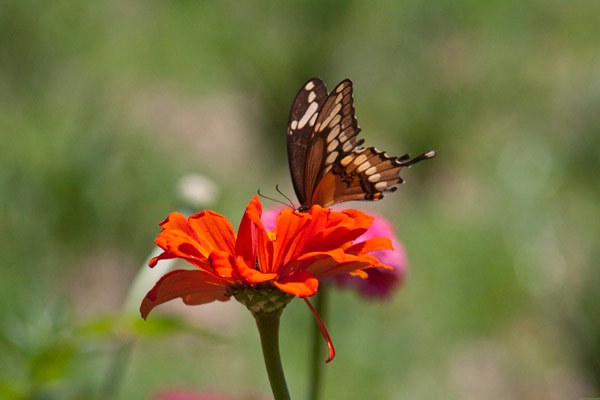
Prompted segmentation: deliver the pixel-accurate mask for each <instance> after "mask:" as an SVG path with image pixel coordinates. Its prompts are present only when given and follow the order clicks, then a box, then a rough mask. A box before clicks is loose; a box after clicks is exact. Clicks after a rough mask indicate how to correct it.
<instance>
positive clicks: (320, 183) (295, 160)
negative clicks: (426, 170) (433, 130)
mask: <svg viewBox="0 0 600 400" xmlns="http://www.w3.org/2000/svg"><path fill="white" fill-rule="evenodd" d="M359 132H360V128H359V127H358V122H357V121H356V117H355V115H354V102H353V98H352V81H351V80H349V79H346V80H344V81H342V82H341V83H340V84H339V85H337V87H336V88H335V89H334V90H333V92H331V94H328V93H327V88H326V87H325V84H324V83H323V81H321V80H320V79H318V78H313V79H311V80H309V81H308V82H307V83H306V84H305V85H304V86H302V88H301V89H300V91H299V92H298V94H297V95H296V98H295V99H294V103H293V104H292V109H291V111H290V117H289V123H288V130H287V151H288V161H289V166H290V173H291V175H292V183H293V185H294V191H295V192H296V196H297V197H298V200H299V201H300V208H299V210H301V211H303V210H307V209H309V208H310V207H311V206H312V205H314V204H319V205H321V206H323V207H329V206H331V205H332V204H335V203H340V202H344V201H350V200H380V199H381V198H383V193H384V192H393V191H395V190H396V189H397V187H396V185H397V184H400V183H402V182H404V181H403V180H402V178H401V177H400V175H399V172H400V170H401V169H402V168H404V167H410V166H411V165H412V164H415V163H417V162H419V161H422V160H426V159H429V158H433V157H435V154H436V153H435V151H428V152H427V153H423V154H421V155H420V156H417V157H415V158H412V159H411V158H410V155H409V154H405V155H403V156H401V157H390V156H388V155H387V154H385V153H384V152H382V151H379V150H377V149H376V148H374V147H367V148H364V147H361V145H362V144H363V142H364V139H357V136H358V133H359Z"/></svg>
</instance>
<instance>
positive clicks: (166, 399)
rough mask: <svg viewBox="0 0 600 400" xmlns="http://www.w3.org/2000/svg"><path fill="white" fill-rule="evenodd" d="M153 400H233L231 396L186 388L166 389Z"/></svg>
mask: <svg viewBox="0 0 600 400" xmlns="http://www.w3.org/2000/svg"><path fill="white" fill-rule="evenodd" d="M153 400H232V398H231V397H229V396H224V395H221V394H210V393H200V392H194V391H192V390H186V389H166V390H163V391H162V392H160V393H158V394H157V395H156V396H154V397H153Z"/></svg>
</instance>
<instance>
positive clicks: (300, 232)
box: [140, 196, 392, 358]
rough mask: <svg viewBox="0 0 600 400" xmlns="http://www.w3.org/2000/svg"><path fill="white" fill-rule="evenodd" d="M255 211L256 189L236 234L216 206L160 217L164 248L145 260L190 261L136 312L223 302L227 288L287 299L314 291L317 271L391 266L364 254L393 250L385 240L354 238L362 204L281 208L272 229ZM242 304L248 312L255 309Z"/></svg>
mask: <svg viewBox="0 0 600 400" xmlns="http://www.w3.org/2000/svg"><path fill="white" fill-rule="evenodd" d="M261 215H262V205H261V204H260V201H259V199H258V197H257V196H254V198H253V199H252V200H251V201H250V204H248V206H247V207H246V212H245V213H244V216H243V218H242V221H241V223H240V227H239V230H238V234H237V236H236V235H235V233H234V231H233V227H232V225H231V223H230V222H229V221H228V220H227V219H226V218H225V217H223V216H222V215H220V214H217V213H215V212H212V211H202V212H200V213H198V214H195V215H192V216H191V217H189V218H186V217H185V216H183V215H182V214H179V213H171V214H170V215H169V216H168V217H167V219H166V220H164V221H163V222H162V223H161V224H160V225H161V227H162V232H161V233H160V234H159V235H158V237H157V238H156V241H155V242H156V244H157V245H158V246H159V247H160V248H162V249H163V250H164V251H163V253H161V254H160V255H158V256H157V257H154V258H153V259H152V260H150V267H154V266H155V265H156V264H157V262H158V261H159V260H164V259H171V258H183V259H185V260H186V261H188V262H189V263H191V264H192V265H194V266H195V267H196V268H195V269H193V270H176V271H172V272H169V273H167V274H166V275H164V276H163V277H162V278H161V279H160V280H159V281H158V282H157V283H156V285H155V286H154V287H153V288H152V289H151V290H150V291H149V292H148V294H147V295H146V297H145V298H144V300H143V301H142V305H141V307H140V312H141V314H142V317H143V318H144V319H145V318H146V317H147V316H148V314H149V313H150V311H151V310H152V309H153V308H154V307H156V306H157V305H159V304H162V303H164V302H167V301H169V300H173V299H175V298H178V297H180V298H181V299H182V300H183V302H184V303H185V304H189V305H197V304H204V303H210V302H212V301H215V300H219V301H226V300H229V298H230V297H231V296H232V295H233V296H236V298H238V294H240V293H242V292H243V293H248V291H250V292H252V291H262V293H264V291H265V290H267V291H268V292H277V293H279V294H282V295H285V296H287V297H286V298H288V297H289V299H288V300H286V302H285V303H284V304H283V306H285V304H287V301H289V300H291V298H293V297H294V296H296V297H301V298H307V297H310V296H313V295H314V294H315V293H316V292H317V288H318V284H319V279H320V278H324V277H329V276H334V275H339V274H346V273H350V274H352V275H357V276H365V275H366V273H365V272H364V271H362V270H363V269H366V268H373V267H384V268H389V269H391V267H388V266H386V265H383V264H381V263H380V261H379V260H378V259H377V258H376V257H374V256H373V255H371V254H368V253H369V252H372V251H376V250H391V249H392V246H391V242H390V240H389V239H387V238H373V239H368V240H365V241H363V242H359V243H354V242H353V241H354V240H355V239H357V238H358V237H359V236H360V235H362V234H363V233H364V232H366V231H367V229H368V228H369V226H370V225H371V222H372V221H373V218H372V217H369V216H368V215H366V214H364V213H362V212H360V211H357V210H345V211H342V212H338V211H332V210H330V209H327V208H322V207H320V206H318V205H315V206H313V207H312V208H311V209H310V210H309V211H308V212H302V213H301V212H297V211H294V210H291V209H285V210H283V211H282V212H281V213H280V214H279V216H278V217H277V221H276V228H275V230H274V231H272V232H267V230H266V229H265V228H264V226H263V223H262V221H261ZM238 300H239V298H238ZM245 303H246V306H248V308H250V309H251V311H253V312H255V311H260V310H257V309H256V308H254V309H253V308H252V307H250V305H249V304H247V302H245ZM307 304H308V305H309V307H310V308H311V310H312V307H311V306H310V303H308V302H307ZM313 312H314V310H313ZM315 315H316V314H315ZM317 319H318V316H317ZM319 323H320V321H319ZM322 330H323V334H324V335H325V336H326V338H328V337H327V333H326V331H325V330H324V328H323V329H322ZM328 342H330V341H329V339H328ZM330 358H332V355H331V354H330Z"/></svg>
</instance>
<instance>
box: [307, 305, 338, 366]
mask: <svg viewBox="0 0 600 400" xmlns="http://www.w3.org/2000/svg"><path fill="white" fill-rule="evenodd" d="M304 302H305V303H306V305H307V306H308V308H309V309H310V312H312V314H313V315H314V316H315V319H316V321H317V325H319V329H320V330H321V334H322V335H323V337H324V338H325V341H326V342H327V347H328V348H329V357H327V360H326V361H325V362H326V363H328V362H330V361H331V360H333V359H334V357H335V348H334V347H333V342H332V341H331V337H330V336H329V332H327V328H326V327H325V324H324V323H323V320H321V317H320V316H319V313H317V310H315V308H314V307H313V305H312V304H310V301H308V299H307V298H305V299H304Z"/></svg>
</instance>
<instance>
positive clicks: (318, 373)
mask: <svg viewBox="0 0 600 400" xmlns="http://www.w3.org/2000/svg"><path fill="white" fill-rule="evenodd" d="M327 301H328V296H327V290H326V288H325V285H321V287H319V291H318V292H317V294H316V296H315V310H317V313H318V314H319V316H320V317H321V320H322V321H323V322H325V321H326V319H327ZM311 341H312V346H311V350H312V351H311V355H310V367H309V370H310V377H309V384H308V387H309V392H308V398H309V399H310V400H319V398H320V395H321V387H322V379H321V378H322V376H323V365H324V363H323V343H324V342H323V335H322V333H321V330H320V329H319V325H318V324H317V323H316V321H315V323H314V324H313V329H312V335H311Z"/></svg>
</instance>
